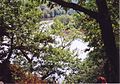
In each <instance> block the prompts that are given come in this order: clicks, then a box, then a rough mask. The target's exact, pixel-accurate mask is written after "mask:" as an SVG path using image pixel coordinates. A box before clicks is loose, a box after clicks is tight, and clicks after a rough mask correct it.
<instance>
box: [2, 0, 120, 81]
mask: <svg viewBox="0 0 120 84" xmlns="http://www.w3.org/2000/svg"><path fill="white" fill-rule="evenodd" d="M44 1H45V2H44ZM53 1H54V0H53ZM64 1H68V2H71V0H64ZM41 3H45V4H44V5H45V6H44V5H41ZM46 4H47V5H49V6H48V7H47V8H46ZM77 4H79V5H80V6H83V7H85V8H88V9H89V10H92V11H95V12H98V8H97V5H96V2H95V0H86V1H85V0H78V2H77ZM107 4H108V9H109V10H110V12H109V14H110V15H111V23H112V27H113V31H114V35H115V41H116V44H117V47H118V45H119V42H118V35H119V31H118V29H119V27H118V26H119V25H118V1H114V0H113V1H111V0H107ZM51 6H52V7H51ZM55 6H56V7H55ZM49 7H50V8H49ZM65 10H68V9H66V8H65V9H64V8H62V7H60V6H58V5H56V4H55V3H52V2H48V1H46V0H42V2H40V0H34V1H33V0H2V1H1V2H0V81H3V82H7V83H8V82H16V81H17V82H19V83H25V81H26V83H39V82H40V83H41V82H44V81H41V80H47V82H50V83H53V82H55V81H57V80H58V79H57V78H56V77H55V75H53V74H57V76H58V77H61V76H64V77H65V78H64V81H63V83H80V82H82V83H86V82H87V83H93V82H96V81H97V80H96V78H97V77H98V76H104V77H106V78H108V79H107V80H109V82H111V80H112V78H111V77H110V76H112V73H111V64H110V63H109V62H110V61H109V57H108V56H106V51H105V44H104V42H103V38H102V34H103V33H101V28H100V26H99V24H98V22H97V20H95V19H93V18H91V17H90V16H88V15H85V14H84V13H83V12H79V11H76V12H74V14H72V15H68V14H67V13H65V12H67V11H65ZM61 14H63V15H61ZM58 15H59V16H58ZM51 17H55V18H54V19H53V20H50V22H52V24H51V25H50V26H49V27H48V26H45V25H46V24H49V23H47V22H44V23H42V21H41V20H42V19H43V18H51ZM77 38H80V39H82V40H83V41H85V42H89V45H88V46H89V47H92V48H93V50H92V51H90V53H89V56H88V57H87V58H86V59H85V60H84V61H82V62H81V60H80V59H79V58H78V54H74V51H73V52H71V51H70V45H71V42H72V41H74V40H75V39H77ZM57 39H60V41H58V40H57ZM108 69H109V70H108ZM26 72H27V73H29V74H27V75H26ZM68 72H69V74H67V73H68ZM31 73H34V74H37V76H39V77H37V76H34V75H32V74H31ZM106 73H108V74H110V75H108V74H106ZM24 77H25V78H24ZM39 78H40V79H39ZM25 79H27V80H28V81H27V80H25ZM32 80H33V81H32ZM35 80H36V81H35ZM20 81H21V82H20Z"/></svg>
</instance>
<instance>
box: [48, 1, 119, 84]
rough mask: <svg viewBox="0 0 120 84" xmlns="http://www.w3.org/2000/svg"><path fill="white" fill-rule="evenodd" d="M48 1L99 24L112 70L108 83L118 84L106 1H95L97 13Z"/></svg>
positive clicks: (116, 54)
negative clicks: (114, 83) (78, 12)
mask: <svg viewBox="0 0 120 84" xmlns="http://www.w3.org/2000/svg"><path fill="white" fill-rule="evenodd" d="M50 1H52V2H55V3H57V4H59V5H61V6H62V7H68V8H73V9H74V10H76V11H80V12H83V13H84V14H86V15H88V16H89V17H90V18H94V19H95V20H96V21H97V22H98V23H99V26H100V29H101V35H102V39H103V43H104V47H105V52H106V56H107V57H108V60H109V61H110V65H111V68H112V72H111V73H112V77H113V79H112V80H109V81H108V82H119V75H118V74H119V54H118V51H117V48H116V43H115V37H114V33H113V27H112V23H111V19H110V15H109V11H108V7H107V2H106V0H96V2H95V3H96V5H97V8H98V10H97V11H92V10H89V9H86V8H84V7H82V6H80V5H79V4H74V3H70V2H67V1H64V0H50ZM114 2H118V1H114ZM88 3H89V1H88Z"/></svg>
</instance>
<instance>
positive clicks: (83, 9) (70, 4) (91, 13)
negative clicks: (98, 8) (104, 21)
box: [49, 0, 98, 19]
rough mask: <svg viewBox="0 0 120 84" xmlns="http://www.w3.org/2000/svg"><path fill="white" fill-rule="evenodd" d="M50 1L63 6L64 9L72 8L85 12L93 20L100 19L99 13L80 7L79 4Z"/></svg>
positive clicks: (60, 0) (58, 0) (57, 0)
mask: <svg viewBox="0 0 120 84" xmlns="http://www.w3.org/2000/svg"><path fill="white" fill-rule="evenodd" d="M49 1H52V2H55V3H57V4H59V5H61V6H62V7H67V8H72V9H74V10H76V11H80V12H83V13H85V14H87V15H89V16H90V17H91V18H94V19H98V13H97V12H95V11H91V10H88V9H86V8H84V7H82V6H80V5H78V4H75V3H69V2H66V1H63V0H49Z"/></svg>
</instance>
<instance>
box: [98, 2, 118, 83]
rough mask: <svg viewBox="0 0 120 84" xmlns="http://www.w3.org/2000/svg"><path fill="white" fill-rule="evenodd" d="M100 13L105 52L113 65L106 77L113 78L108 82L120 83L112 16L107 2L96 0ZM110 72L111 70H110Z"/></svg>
mask: <svg viewBox="0 0 120 84" xmlns="http://www.w3.org/2000/svg"><path fill="white" fill-rule="evenodd" d="M96 4H97V6H98V12H99V19H98V22H99V25H100V28H101V34H102V39H103V42H104V47H105V52H106V56H107V58H108V60H109V61H110V65H111V70H112V71H111V73H109V74H108V73H107V74H106V75H109V78H110V76H112V79H109V78H108V82H119V54H118V52H117V48H116V45H115V44H116V43H115V37H114V33H113V28H112V23H111V20H110V15H109V14H108V8H107V3H106V1H105V0H96ZM108 70H109V69H108Z"/></svg>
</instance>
